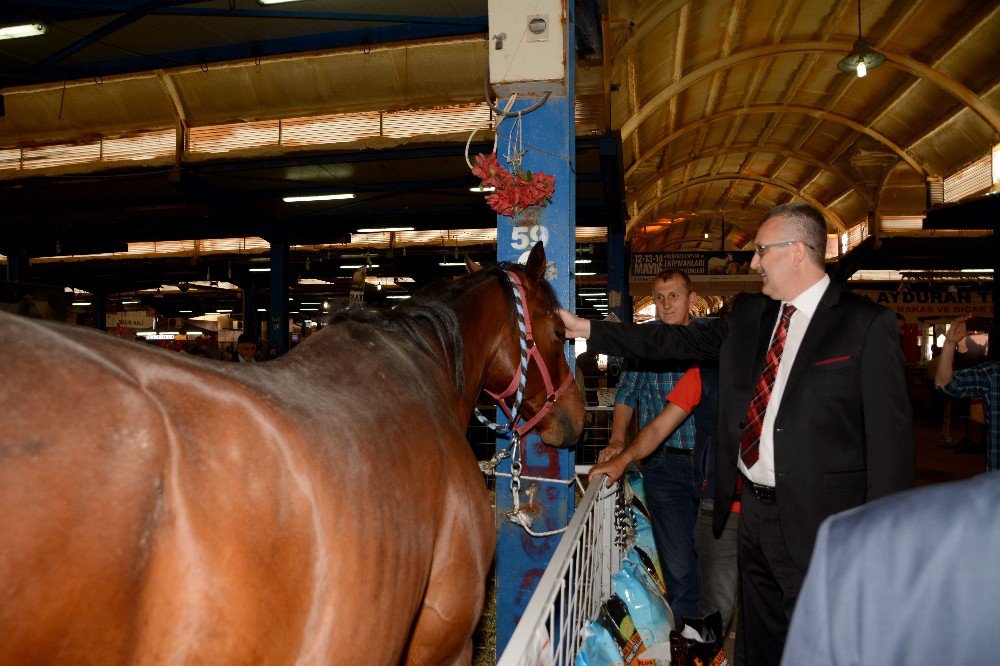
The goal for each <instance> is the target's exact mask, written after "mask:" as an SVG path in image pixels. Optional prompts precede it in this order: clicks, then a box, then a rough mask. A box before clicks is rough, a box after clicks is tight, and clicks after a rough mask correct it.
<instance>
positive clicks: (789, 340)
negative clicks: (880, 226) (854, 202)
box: [737, 275, 830, 486]
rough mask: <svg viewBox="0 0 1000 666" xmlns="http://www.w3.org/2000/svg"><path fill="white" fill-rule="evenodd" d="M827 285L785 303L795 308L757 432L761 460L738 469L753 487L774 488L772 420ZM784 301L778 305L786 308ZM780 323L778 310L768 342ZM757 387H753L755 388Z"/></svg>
mask: <svg viewBox="0 0 1000 666" xmlns="http://www.w3.org/2000/svg"><path fill="white" fill-rule="evenodd" d="M829 284H830V276H829V275H824V276H823V277H821V278H820V279H819V280H818V281H817V282H816V284H814V285H813V286H811V287H809V288H808V289H806V290H805V291H803V292H802V293H801V294H799V295H798V296H796V297H795V298H794V299H792V300H791V301H787V302H788V303H791V304H792V305H794V306H795V312H793V313H792V318H791V320H790V321H789V322H788V336H787V337H786V338H785V349H784V351H783V352H782V354H781V362H780V363H779V364H778V376H777V377H776V378H775V380H774V388H772V389H771V398H770V400H768V403H767V410H766V411H765V412H764V422H763V423H762V424H761V430H760V450H759V454H760V458H759V459H758V460H757V462H756V463H755V464H754V466H753V467H752V468H750V469H749V470H748V469H747V468H746V466H745V465H744V464H743V461H742V460H740V461H739V462H738V463H737V465H738V466H739V470H740V471H741V472H743V474H745V475H746V477H747V478H748V479H750V480H751V481H753V482H754V483H756V484H760V485H764V486H773V485H774V419H775V417H776V416H777V415H778V407H780V406H781V396H782V394H783V393H784V392H785V383H786V382H787V381H788V375H789V373H790V372H791V370H792V365H793V364H794V363H795V355H796V354H798V353H799V346H800V345H801V344H802V338H804V337H805V336H806V329H807V328H809V322H810V321H812V316H813V314H814V313H815V312H816V308H817V306H819V300H820V299H821V298H822V297H823V293H824V292H826V288H827V286H828V285H829ZM785 303H786V301H782V302H781V306H782V307H784V306H785ZM779 321H781V308H778V318H777V319H775V321H774V328H772V329H771V338H774V332H775V331H776V330H778V322H779ZM755 385H756V384H755Z"/></svg>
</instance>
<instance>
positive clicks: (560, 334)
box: [556, 331, 566, 342]
mask: <svg viewBox="0 0 1000 666" xmlns="http://www.w3.org/2000/svg"><path fill="white" fill-rule="evenodd" d="M556 337H557V338H559V339H560V340H562V341H563V342H565V341H566V331H556Z"/></svg>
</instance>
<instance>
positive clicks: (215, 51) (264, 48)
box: [0, 17, 485, 85]
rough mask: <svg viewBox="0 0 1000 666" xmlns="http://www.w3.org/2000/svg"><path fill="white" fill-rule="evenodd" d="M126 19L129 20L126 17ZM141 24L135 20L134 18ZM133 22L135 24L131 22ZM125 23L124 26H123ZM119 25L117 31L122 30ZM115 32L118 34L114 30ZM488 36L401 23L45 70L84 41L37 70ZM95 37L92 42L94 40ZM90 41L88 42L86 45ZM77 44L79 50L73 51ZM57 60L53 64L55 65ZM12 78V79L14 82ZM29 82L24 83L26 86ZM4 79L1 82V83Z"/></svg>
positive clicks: (64, 73)
mask: <svg viewBox="0 0 1000 666" xmlns="http://www.w3.org/2000/svg"><path fill="white" fill-rule="evenodd" d="M123 18H124V17H123ZM132 20H135V19H132ZM129 22H131V21H129ZM122 25H124V24H122ZM122 25H117V26H116V27H115V29H118V28H120V27H122ZM112 32H113V31H112ZM480 33H482V34H485V31H484V30H483V29H482V27H481V26H479V25H473V24H469V25H434V24H423V25H408V24H397V25H391V26H383V27H378V28H366V29H360V30H342V31H334V32H326V33H321V34H316V35H300V36H297V37H286V38H283V39H272V40H263V41H258V42H250V43H243V44H228V45H224V46H210V47H206V48H199V49H190V50H185V51H172V52H169V53H160V54H149V55H145V54H143V55H137V56H134V57H130V58H122V59H117V60H105V61H101V62H92V63H76V64H71V65H68V66H66V67H60V68H58V69H52V68H51V67H47V66H46V67H42V65H43V64H44V63H49V64H52V63H54V62H58V61H59V60H61V59H62V58H65V57H66V55H68V54H69V53H70V52H75V51H78V50H79V49H80V48H84V47H85V46H88V45H89V44H92V43H94V42H95V41H97V39H90V38H89V37H88V38H84V39H83V40H79V41H78V42H77V43H76V44H75V45H71V46H70V47H67V48H66V49H63V50H62V51H60V52H59V54H56V55H55V56H51V57H50V58H47V59H46V60H45V61H43V63H39V65H37V66H35V67H34V68H32V70H31V73H30V74H31V75H32V76H33V78H34V80H35V81H62V80H64V79H67V78H68V79H79V78H89V77H93V76H110V75H113V74H125V73H130V72H144V71H148V70H151V69H157V68H162V67H184V66H193V65H208V64H210V63H215V62H228V61H231V60H241V59H248V58H258V57H268V56H276V55H286V54H289V53H300V52H303V51H322V50H328V49H335V48H344V47H351V46H363V45H372V44H383V43H393V42H406V41H415V40H423V39H444V38H448V37H459V36H464V35H473V34H480ZM88 39H89V41H88ZM84 42H86V43H84ZM73 46H76V48H75V49H73V51H69V49H71V48H73ZM50 61H51V62H50ZM9 77H11V75H9V74H8V75H7V77H4V78H9ZM20 83H23V82H20ZM2 84H3V81H2V80H0V85H2Z"/></svg>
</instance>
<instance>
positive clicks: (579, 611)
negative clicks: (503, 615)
mask: <svg viewBox="0 0 1000 666" xmlns="http://www.w3.org/2000/svg"><path fill="white" fill-rule="evenodd" d="M603 479H604V477H602V480H601V481H600V482H598V481H596V480H595V481H594V482H593V483H591V484H590V487H589V488H588V489H587V492H586V493H585V494H584V496H583V499H582V500H581V501H580V504H579V506H577V508H576V513H575V514H574V515H573V519H572V520H571V521H570V524H569V527H568V528H567V530H566V533H565V534H563V537H562V540H561V541H560V542H559V546H558V547H557V548H556V552H555V553H554V554H553V555H552V560H551V561H550V563H549V566H548V567H547V568H546V569H545V573H544V574H542V578H541V580H540V581H539V582H538V587H537V588H536V589H535V593H534V595H532V597H531V600H530V601H529V602H528V606H527V608H525V610H524V615H522V616H521V619H520V621H519V622H518V624H517V628H516V629H515V630H514V633H513V635H512V636H511V638H510V642H508V644H507V648H506V649H505V650H504V652H503V654H502V655H501V656H500V659H499V660H498V661H497V664H498V666H550V665H554V666H571V665H572V664H573V660H574V658H575V656H576V653H577V651H578V650H579V649H580V646H581V645H582V643H583V637H582V636H581V635H580V630H581V629H582V628H583V624H584V623H585V622H586V621H587V620H589V619H591V618H592V617H594V616H595V615H596V614H597V610H598V607H599V606H600V605H601V602H602V601H604V600H605V599H607V598H608V597H609V596H610V595H611V574H613V573H614V572H616V571H618V570H619V569H620V568H621V560H622V554H623V552H624V539H623V538H621V535H619V534H618V529H617V526H616V520H615V511H616V508H618V509H619V510H620V511H623V510H624V498H623V497H622V493H623V490H622V488H621V486H620V485H619V484H618V483H616V484H614V485H613V486H611V487H610V488H605V487H604V481H603Z"/></svg>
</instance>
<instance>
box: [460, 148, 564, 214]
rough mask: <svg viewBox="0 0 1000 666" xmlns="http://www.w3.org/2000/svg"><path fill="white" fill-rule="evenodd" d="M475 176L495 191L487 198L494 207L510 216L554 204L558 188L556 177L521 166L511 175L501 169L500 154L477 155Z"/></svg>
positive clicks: (487, 201)
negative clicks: (498, 156)
mask: <svg viewBox="0 0 1000 666" xmlns="http://www.w3.org/2000/svg"><path fill="white" fill-rule="evenodd" d="M472 174H473V175H474V176H476V177H477V178H479V179H480V180H481V181H482V182H483V187H492V188H494V191H493V193H492V194H489V195H488V196H487V197H486V203H488V204H489V205H490V208H492V209H493V210H495V211H496V212H497V213H499V214H500V215H506V216H508V217H514V216H515V215H517V214H518V213H520V212H521V211H522V210H524V209H525V208H527V207H529V206H534V205H535V204H541V205H542V206H544V205H546V204H550V203H552V195H553V193H554V192H555V189H556V178H555V176H550V175H548V174H547V173H543V172H541V171H538V172H536V173H532V172H530V171H521V170H520V168H518V167H515V170H514V173H511V172H510V171H507V170H506V169H504V168H503V167H502V166H500V162H499V160H498V159H497V154H496V152H492V153H490V154H489V155H482V154H479V155H476V166H474V167H472Z"/></svg>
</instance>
